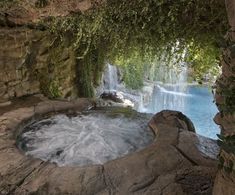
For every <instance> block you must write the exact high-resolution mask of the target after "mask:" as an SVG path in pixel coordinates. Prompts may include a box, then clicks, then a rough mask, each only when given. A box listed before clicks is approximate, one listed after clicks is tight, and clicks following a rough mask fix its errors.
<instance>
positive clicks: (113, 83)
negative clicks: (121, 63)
mask: <svg viewBox="0 0 235 195" xmlns="http://www.w3.org/2000/svg"><path fill="white" fill-rule="evenodd" d="M103 82H104V90H109V91H112V90H117V87H118V83H119V82H118V69H117V67H116V66H113V65H111V64H107V67H106V69H105V72H104V77H103Z"/></svg>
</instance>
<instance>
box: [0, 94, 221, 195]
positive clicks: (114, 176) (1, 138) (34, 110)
mask: <svg viewBox="0 0 235 195" xmlns="http://www.w3.org/2000/svg"><path fill="white" fill-rule="evenodd" d="M31 98H33V97H29V98H28V99H27V102H29V103H26V101H25V104H24V105H19V104H20V103H19V102H13V104H12V105H10V106H8V107H6V108H5V110H4V111H2V113H0V159H1V162H0V194H3V195H4V194H20V195H22V194H80V195H82V194H84V195H88V194H154V195H156V194H171V195H174V194H181V195H183V194H211V192H212V187H213V181H214V177H215V173H216V169H217V160H215V159H216V155H217V152H218V148H217V145H216V143H215V141H213V140H210V139H207V138H203V137H201V136H198V135H196V134H195V133H194V132H192V131H189V130H192V129H191V128H192V127H191V126H188V125H187V124H189V121H187V118H186V117H183V118H182V117H181V116H182V114H181V113H177V112H170V111H163V112H161V113H158V114H157V115H155V116H154V117H153V118H152V120H151V121H150V122H149V126H150V128H151V129H152V130H153V131H154V133H155V134H156V139H155V141H154V142H153V143H152V144H151V145H150V146H148V147H146V148H145V149H143V150H141V151H139V152H135V153H133V154H130V155H127V156H125V157H122V158H119V159H116V160H113V161H109V162H107V163H105V164H103V165H95V166H87V167H86V166H85V167H58V166H56V165H55V164H52V163H48V162H43V161H41V160H39V159H33V158H31V157H28V156H25V155H24V154H22V153H21V152H20V151H19V150H18V149H17V148H16V136H17V135H19V133H21V129H22V128H23V126H24V124H27V123H28V122H29V121H31V120H32V119H34V118H35V117H36V116H37V117H39V116H42V115H44V114H47V113H51V112H60V111H63V110H67V111H69V110H70V111H71V112H74V111H76V112H77V111H82V110H84V109H86V108H88V107H91V106H94V102H93V101H90V100H86V99H79V100H77V101H72V102H67V101H51V100H47V99H45V98H44V97H42V96H38V97H34V99H33V100H32V99H31ZM35 98H36V99H35ZM12 106H13V108H12ZM163 116H164V119H163V120H161V121H162V122H161V123H159V121H158V119H159V118H162V117H163ZM178 116H180V117H179V118H178ZM164 120H165V122H164ZM169 121H170V123H169ZM212 148H214V150H213V149H212ZM216 148H217V149H216Z"/></svg>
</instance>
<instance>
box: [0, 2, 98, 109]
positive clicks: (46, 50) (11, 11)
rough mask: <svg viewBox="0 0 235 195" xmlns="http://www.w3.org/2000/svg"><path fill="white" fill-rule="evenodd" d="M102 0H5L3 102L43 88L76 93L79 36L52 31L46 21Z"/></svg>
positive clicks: (54, 93)
mask: <svg viewBox="0 0 235 195" xmlns="http://www.w3.org/2000/svg"><path fill="white" fill-rule="evenodd" d="M100 2H101V1H96V0H95V1H91V0H72V1H69V2H68V1H64V0H50V1H48V0H33V1H31V0H24V1H15V0H13V1H3V2H0V27H1V28H0V42H1V43H2V45H1V48H0V69H1V71H0V105H6V104H7V103H6V102H8V103H9V100H10V99H12V98H15V97H22V96H25V95H32V94H36V93H43V94H44V95H46V96H48V97H50V98H55V97H62V98H70V99H73V98H76V97H77V96H78V94H79V92H78V89H79V87H78V86H77V85H78V84H77V80H79V78H78V77H79V76H80V75H78V76H76V74H77V73H76V72H77V60H76V54H75V51H74V49H73V40H71V39H72V38H71V36H67V37H66V38H64V39H63V40H60V38H58V37H56V36H55V35H54V36H53V35H51V33H50V32H49V30H48V29H46V27H45V26H43V25H42V24H43V23H44V24H45V22H42V21H49V20H50V18H53V17H64V16H67V15H69V14H71V13H74V12H76V13H77V12H84V11H86V10H88V9H90V8H91V7H92V6H95V5H96V4H97V3H100Z"/></svg>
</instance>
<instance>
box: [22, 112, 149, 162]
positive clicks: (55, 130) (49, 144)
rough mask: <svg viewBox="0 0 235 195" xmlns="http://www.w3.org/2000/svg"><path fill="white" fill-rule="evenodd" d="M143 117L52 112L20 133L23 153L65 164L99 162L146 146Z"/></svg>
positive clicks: (147, 140)
mask: <svg viewBox="0 0 235 195" xmlns="http://www.w3.org/2000/svg"><path fill="white" fill-rule="evenodd" d="M147 121H148V119H147V118H141V117H136V118H132V117H131V118H128V117H125V116H124V115H123V114H118V115H107V114H102V113H91V114H88V115H80V116H76V117H72V118H69V117H68V116H66V115H62V114H60V115H56V116H54V117H52V118H50V119H44V120H42V121H39V122H36V123H35V124H33V125H31V127H30V128H31V131H28V132H26V133H24V134H22V140H23V141H22V142H25V143H26V151H27V150H28V151H27V152H26V154H27V155H31V156H34V157H36V158H40V159H42V160H45V161H51V162H55V163H57V164H58V165H59V166H65V165H87V164H103V163H105V162H107V161H109V160H112V159H116V158H118V157H121V156H124V155H126V154H128V153H131V152H134V151H136V150H139V149H141V148H144V147H145V146H147V145H148V144H149V143H150V142H151V141H152V140H153V134H152V132H151V131H150V130H146V129H147Z"/></svg>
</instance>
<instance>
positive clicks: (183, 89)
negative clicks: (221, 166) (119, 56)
mask: <svg viewBox="0 0 235 195" xmlns="http://www.w3.org/2000/svg"><path fill="white" fill-rule="evenodd" d="M187 71H188V70H187V66H185V65H184V64H183V65H180V66H179V67H177V68H176V69H174V68H172V67H171V68H170V67H167V66H160V67H159V68H158V70H157V71H156V72H157V75H156V78H157V81H153V82H151V81H145V83H144V87H143V89H142V90H138V91H136V90H129V89H127V88H125V85H124V84H123V83H120V82H119V81H118V80H119V78H118V77H119V75H118V69H117V67H115V66H113V65H110V64H108V65H107V68H106V71H105V73H104V76H103V78H104V79H103V83H104V87H103V91H107V90H108V91H113V90H114V91H116V92H118V93H121V94H122V96H123V97H124V98H126V99H128V100H130V101H132V102H133V103H134V109H135V110H137V111H138V112H144V113H157V112H159V111H161V110H165V109H169V110H177V111H181V112H182V113H184V114H186V115H187V116H188V117H189V118H190V119H191V120H192V121H193V123H194V125H195V127H196V129H197V133H199V134H201V135H204V136H206V137H211V138H214V139H216V134H218V133H219V127H218V126H217V125H216V124H215V123H214V121H213V118H214V116H215V114H216V113H217V112H218V110H217V108H216V106H215V104H214V103H213V95H212V93H211V92H210V90H209V87H207V86H200V85H197V84H195V83H187Z"/></svg>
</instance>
